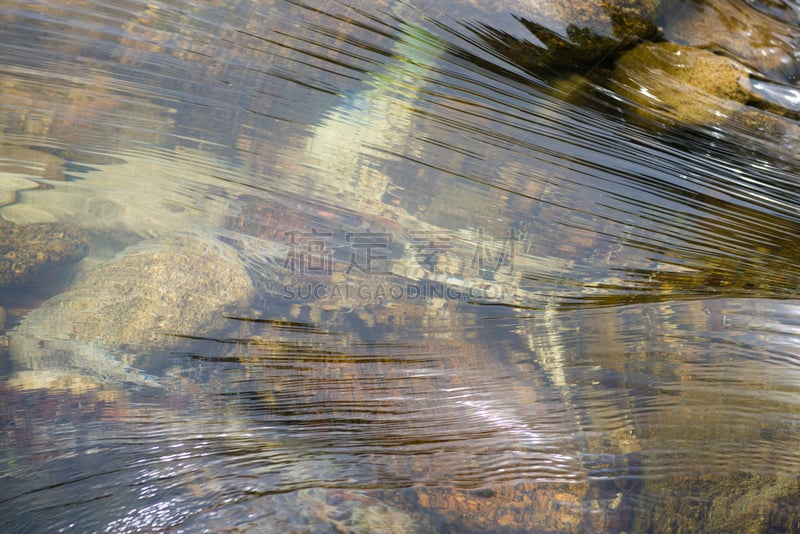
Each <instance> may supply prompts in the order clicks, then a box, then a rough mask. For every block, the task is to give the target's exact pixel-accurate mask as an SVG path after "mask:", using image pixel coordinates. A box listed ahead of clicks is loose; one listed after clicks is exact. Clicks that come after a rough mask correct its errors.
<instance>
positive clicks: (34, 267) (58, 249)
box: [0, 219, 89, 287]
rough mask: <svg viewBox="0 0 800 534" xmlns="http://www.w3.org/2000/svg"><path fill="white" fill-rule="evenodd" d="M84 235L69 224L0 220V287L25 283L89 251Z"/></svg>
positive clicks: (71, 261) (72, 261) (79, 257)
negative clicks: (23, 222) (24, 222)
mask: <svg viewBox="0 0 800 534" xmlns="http://www.w3.org/2000/svg"><path fill="white" fill-rule="evenodd" d="M88 243H89V242H88V238H87V236H86V234H85V233H84V232H83V231H82V230H80V229H79V228H76V227H75V226H72V225H69V224H57V223H40V224H27V225H19V224H14V223H12V222H9V221H5V220H3V219H0V287H8V286H12V285H18V284H24V283H26V282H29V281H30V280H31V279H33V278H35V277H36V276H37V275H39V274H41V273H42V272H44V271H46V270H47V269H49V268H52V267H56V266H59V265H64V264H68V263H74V262H76V261H78V260H79V259H81V258H83V257H84V256H85V255H86V253H87V252H88V249H89V245H88Z"/></svg>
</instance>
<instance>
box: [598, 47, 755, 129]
mask: <svg viewBox="0 0 800 534" xmlns="http://www.w3.org/2000/svg"><path fill="white" fill-rule="evenodd" d="M611 86H612V88H613V89H614V90H615V91H616V92H618V93H619V94H621V95H622V96H624V97H625V98H627V99H629V100H631V101H633V102H634V103H635V104H637V108H636V109H637V111H638V112H639V113H641V114H643V115H646V116H650V117H657V118H659V119H664V118H666V119H668V120H669V121H678V122H685V123H694V124H718V123H721V122H723V121H725V120H726V119H727V118H728V117H729V116H730V115H731V114H732V113H733V112H735V111H736V110H738V109H740V108H741V107H742V106H743V105H744V103H746V102H747V101H748V100H749V99H750V93H749V79H748V71H747V69H746V68H745V67H744V66H743V65H741V64H740V63H738V62H736V61H734V60H732V59H729V58H726V57H723V56H719V55H717V54H714V53H712V52H709V51H706V50H700V49H696V48H691V47H687V46H681V45H676V44H673V43H644V44H641V45H639V46H637V47H636V48H634V49H633V50H631V51H629V52H627V53H626V54H625V55H623V56H622V57H621V58H620V60H619V62H618V63H617V66H616V68H615V69H614V73H613V75H612V81H611Z"/></svg>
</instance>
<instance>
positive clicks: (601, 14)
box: [464, 0, 661, 71]
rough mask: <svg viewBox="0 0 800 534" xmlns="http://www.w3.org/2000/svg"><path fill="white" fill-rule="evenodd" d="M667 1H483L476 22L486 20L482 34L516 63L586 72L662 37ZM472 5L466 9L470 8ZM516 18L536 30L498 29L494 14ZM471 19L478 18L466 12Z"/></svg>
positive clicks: (535, 67)
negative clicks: (660, 18) (659, 24)
mask: <svg viewBox="0 0 800 534" xmlns="http://www.w3.org/2000/svg"><path fill="white" fill-rule="evenodd" d="M660 3H661V0H604V1H600V2H585V1H582V0H568V1H565V2H556V1H550V0H548V1H543V2H541V1H529V0H514V1H513V2H488V3H483V5H482V13H480V14H479V15H476V16H475V17H474V18H475V19H476V20H481V19H483V20H485V21H486V23H485V24H483V23H482V24H480V25H478V26H477V27H476V33H478V35H480V36H481V37H482V38H483V39H485V40H486V41H487V42H488V43H489V44H490V45H491V46H493V47H494V48H495V49H497V50H498V51H500V52H501V53H503V55H505V56H506V57H508V58H509V59H511V60H512V61H513V62H514V63H515V64H517V65H520V66H523V67H525V68H529V69H532V70H538V69H541V68H542V67H545V68H547V69H554V70H558V71H563V70H583V69H586V68H592V67H595V66H596V65H597V64H598V63H601V62H603V61H605V60H607V59H609V58H610V57H614V56H615V55H616V54H618V53H619V52H621V51H623V50H625V49H627V48H630V47H631V46H633V45H634V44H635V43H636V42H638V41H640V40H642V39H650V38H653V37H655V36H656V33H657V29H656V24H655V21H656V18H657V12H658V7H659V4H660ZM470 7H471V6H469V3H467V5H466V6H465V9H467V10H470ZM493 11H494V13H497V14H504V15H506V16H512V17H514V18H516V19H517V20H519V22H520V23H521V24H522V26H524V28H526V29H527V31H529V32H530V34H529V35H528V36H525V35H524V34H523V33H522V32H520V31H517V32H515V33H516V35H515V36H512V35H511V34H510V33H506V32H505V31H503V27H504V25H503V24H502V23H497V27H492V21H493V18H497V19H499V18H500V16H499V15H496V16H494V17H493V16H492V15H491V13H492V12H493ZM464 18H465V19H467V20H469V19H470V18H472V17H471V16H470V13H469V12H467V13H465V17H464Z"/></svg>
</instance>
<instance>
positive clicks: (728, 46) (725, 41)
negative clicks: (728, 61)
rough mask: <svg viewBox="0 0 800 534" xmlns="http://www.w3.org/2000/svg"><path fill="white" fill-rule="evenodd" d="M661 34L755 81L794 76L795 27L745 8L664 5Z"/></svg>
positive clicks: (715, 3) (710, 2)
mask: <svg viewBox="0 0 800 534" xmlns="http://www.w3.org/2000/svg"><path fill="white" fill-rule="evenodd" d="M662 19H663V20H662V22H663V34H664V36H665V37H666V38H667V40H669V41H672V42H674V43H677V44H683V45H691V46H694V47H697V48H704V49H708V50H712V51H715V52H720V53H724V54H726V55H729V56H732V57H735V58H737V59H738V60H739V61H741V62H742V63H744V64H745V65H747V66H748V67H750V68H751V69H753V70H755V71H757V72H759V73H760V74H761V75H763V76H765V77H768V78H772V79H775V80H778V81H781V82H789V81H792V80H793V79H796V78H797V76H798V73H800V67H799V65H800V63H798V56H797V46H798V42H800V29H798V26H797V24H791V23H789V22H788V21H786V20H783V19H780V18H777V17H775V16H770V15H768V14H766V13H763V12H761V11H759V10H758V9H756V8H755V7H753V6H752V5H751V4H750V3H748V2H732V1H730V0H704V1H702V2H686V1H676V0H670V1H667V2H665V5H664V7H663V14H662Z"/></svg>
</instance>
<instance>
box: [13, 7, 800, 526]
mask: <svg viewBox="0 0 800 534" xmlns="http://www.w3.org/2000/svg"><path fill="white" fill-rule="evenodd" d="M466 4H469V3H466ZM784 7H785V8H786V9H788V8H789V7H793V4H787V5H786V6H784ZM794 8H795V9H796V6H794ZM773 9H777V8H776V7H774V6H773ZM764 12H765V13H768V14H769V11H768V10H767V9H766V8H765V10H764ZM771 16H778V15H777V14H776V13H772V15H771ZM0 17H2V20H3V21H4V22H3V24H2V29H0V43H2V45H0V47H1V48H2V52H3V54H2V57H3V61H2V65H0V75H1V76H2V78H0V83H2V84H3V96H2V98H0V117H2V128H3V137H2V144H0V150H2V153H0V172H2V173H3V174H1V175H0V180H7V181H8V182H7V183H11V180H12V179H15V180H16V179H19V178H25V179H27V180H28V181H27V182H24V186H23V187H19V188H18V189H20V190H19V191H17V192H16V193H15V194H14V196H13V201H9V202H8V204H7V205H5V206H3V207H2V208H0V215H2V216H3V217H5V218H8V219H10V220H14V221H15V222H20V223H29V222H34V221H58V222H71V223H75V224H78V225H80V226H82V227H84V228H86V229H87V231H88V232H89V233H90V235H91V238H92V247H91V252H90V256H89V257H88V258H87V259H85V260H84V261H83V262H82V263H81V264H79V265H78V266H76V267H75V268H73V269H68V270H66V271H63V272H60V273H56V274H54V275H53V277H52V278H50V279H48V280H44V281H37V282H36V283H35V284H34V285H31V286H26V287H21V288H10V289H3V290H2V292H0V305H3V306H4V307H6V308H7V311H8V313H9V320H8V325H7V328H8V329H11V328H13V327H14V326H15V325H16V324H17V323H18V322H19V321H20V320H22V318H23V317H24V316H25V315H26V314H27V313H29V312H30V311H31V310H32V309H34V308H36V307H37V306H40V305H41V303H42V302H43V301H44V300H45V299H47V298H49V297H51V296H52V295H54V294H56V293H58V292H59V291H62V290H63V289H64V288H65V287H66V286H68V284H69V283H70V277H71V276H81V272H82V270H83V272H86V271H87V270H89V269H91V268H93V267H94V266H96V265H98V264H101V263H102V262H105V261H108V260H109V259H110V258H112V257H113V256H114V255H115V254H117V253H119V252H120V251H122V250H125V248H126V247H127V246H130V245H132V244H135V243H137V242H141V241H143V240H145V239H150V238H153V237H156V236H159V235H163V234H165V233H169V232H173V231H196V230H197V229H202V231H204V232H207V233H210V234H211V235H213V236H215V239H219V240H220V241H222V242H224V243H226V244H229V245H231V246H233V247H234V248H235V249H236V250H237V251H238V252H239V253H240V255H241V258H242V261H243V262H244V263H245V264H246V266H247V269H248V272H249V273H250V275H251V276H252V277H253V280H254V282H255V285H256V290H257V291H256V296H255V298H254V299H253V302H252V303H250V304H249V305H248V306H247V307H246V308H244V309H238V310H236V313H231V314H230V315H228V316H227V318H226V320H225V321H224V325H223V327H222V328H220V329H219V331H218V332H215V335H213V336H209V335H206V334H203V335H197V336H191V335H188V336H187V335H184V334H181V337H180V340H179V342H176V343H173V342H172V341H170V343H164V344H163V345H158V344H155V345H149V346H140V347H134V349H131V350H129V354H127V355H126V356H125V357H126V358H128V361H126V363H127V364H129V365H133V366H135V367H137V368H140V369H142V370H143V371H144V372H146V373H148V375H149V376H152V377H155V381H156V382H157V384H158V386H159V387H151V386H148V385H144V386H143V385H135V384H125V385H119V384H112V383H108V384H102V383H100V384H98V382H97V380H94V379H90V378H86V380H85V381H82V380H81V379H79V377H75V376H72V377H71V378H70V380H68V381H62V382H55V384H56V386H54V385H53V382H51V383H50V387H47V388H45V387H43V384H44V383H45V382H46V380H45V379H47V377H48V376H49V375H47V376H45V375H46V373H35V372H34V373H28V374H26V375H24V376H25V377H26V379H24V380H21V379H20V375H19V373H17V371H18V370H17V369H15V367H14V365H13V362H12V361H11V359H10V357H9V356H8V354H7V352H8V351H4V352H3V358H2V367H0V371H1V372H2V375H1V378H2V380H1V381H0V398H2V402H0V407H2V412H1V417H2V429H3V432H2V434H0V436H2V437H1V438H0V440H1V441H0V444H2V445H1V450H2V464H1V465H2V467H0V476H2V478H3V483H2V485H1V486H2V489H0V502H2V506H3V510H4V513H3V514H2V519H0V524H2V525H3V528H4V529H8V530H12V529H13V530H15V531H31V532H35V531H45V530H66V529H68V528H75V529H78V530H80V531H110V532H129V531H148V530H154V531H163V530H186V531H195V530H201V529H207V530H210V531H218V530H222V529H229V530H234V531H235V530H236V529H240V530H243V531H244V530H248V529H250V530H254V531H259V532H264V531H274V532H284V531H287V530H289V529H295V530H297V531H309V532H312V531H313V532H342V531H344V532H351V531H356V532H371V531H381V530H382V529H383V530H384V531H392V532H398V531H403V530H406V531H419V532H423V531H430V532H447V531H452V532H457V531H458V532H462V531H491V530H494V531H498V532H505V531H577V530H579V529H583V530H587V529H588V530H596V531H609V532H623V531H648V530H649V529H655V530H658V529H662V528H663V529H668V528H669V523H666V522H665V521H666V519H667V518H674V517H676V516H680V517H683V518H685V523H682V524H684V525H692V526H694V527H696V528H707V529H708V530H710V531H727V530H730V529H731V528H734V527H737V526H741V525H747V526H753V528H756V529H760V531H765V530H767V528H768V526H769V525H782V526H784V528H785V526H786V525H794V527H795V528H798V524H797V519H796V518H797V517H798V515H800V510H798V508H797V504H796V503H797V502H798V501H797V497H798V494H800V488H799V485H800V482H798V467H797V466H798V465H800V458H799V457H798V451H797V447H796V443H797V442H798V438H800V435H799V433H800V403H799V402H798V399H800V397H799V396H798V392H799V391H798V389H799V388H800V358H799V356H800V353H799V352H798V348H799V347H800V345H799V344H798V341H797V340H798V337H797V334H798V332H797V328H798V325H800V322H798V310H799V309H800V308H798V301H797V300H796V294H797V287H798V276H797V274H798V273H797V259H798V256H799V255H800V254H799V252H800V247H798V244H797V233H798V228H800V220H798V219H799V218H798V216H797V206H798V205H799V204H800V198H798V195H799V194H800V191H799V190H798V187H797V176H798V161H797V150H796V148H797V139H791V138H784V139H776V138H774V137H771V136H769V135H766V134H764V133H763V132H762V133H760V132H758V131H756V130H753V131H742V129H740V128H739V129H737V128H735V127H730V128H725V127H721V128H720V127H700V126H694V127H691V126H688V125H687V126H683V127H666V126H663V125H662V126H659V125H657V124H650V123H648V122H647V121H646V120H642V119H641V118H637V117H636V115H635V113H634V112H633V111H632V110H631V109H630V108H628V107H626V106H625V105H624V104H623V103H622V102H621V101H620V100H619V98H618V97H616V96H615V95H614V94H613V92H610V91H609V90H607V89H602V88H600V87H598V86H597V85H595V83H594V82H589V81H581V80H579V79H577V78H575V77H572V78H570V77H569V75H567V74H557V73H554V72H552V71H551V70H543V71H532V70H531V69H527V68H523V67H520V66H519V65H517V64H515V62H514V61H513V60H512V59H511V58H509V57H507V56H504V55H503V54H502V53H501V51H498V49H496V48H493V47H492V46H491V45H490V44H489V43H488V42H487V41H486V40H485V39H483V38H481V32H480V31H478V29H479V28H481V27H482V26H481V25H480V24H484V25H486V27H491V28H495V29H496V30H498V31H503V32H505V33H507V34H508V35H512V36H518V37H519V38H521V39H524V38H525V29H524V28H523V27H522V26H521V24H519V21H518V20H516V19H514V18H513V17H512V16H511V15H510V14H508V13H498V14H494V15H487V14H481V12H480V10H479V9H478V8H474V7H472V6H471V5H470V6H469V7H464V6H451V5H449V4H447V3H433V2H421V3H419V4H416V5H407V4H405V3H402V2H398V3H396V4H388V3H383V2H379V3H375V2H363V3H362V2H359V1H356V0H348V1H346V2H325V3H323V4H322V5H311V4H305V3H303V2H295V1H283V0H275V1H265V2H238V3H215V2H212V3H203V4H197V3H194V2H183V1H179V0H170V1H165V2H147V3H144V2H138V1H130V2H120V1H113V2H106V3H101V4H97V3H92V4H91V5H89V4H86V5H83V3H80V2H79V3H77V4H72V5H57V4H51V3H37V4H31V3H28V2H20V3H15V2H11V3H7V4H6V5H5V6H4V7H3V8H2V9H0ZM597 68H598V69H602V68H605V67H604V66H602V65H599V66H598V67H597ZM16 189H17V188H15V191H16ZM448 258H449V259H450V261H456V260H463V261H465V263H464V264H463V265H462V266H461V269H460V270H454V271H453V272H452V273H449V274H448V270H447V269H448V267H447V265H448V264H447V263H446V262H447V261H448ZM465 258H466V259H465ZM411 260H414V261H411ZM409 262H410V263H409ZM414 262H416V263H414ZM409 265H411V266H413V267H414V268H413V269H412V268H410V267H409ZM453 269H455V268H453ZM298 271H302V272H300V273H299V274H302V275H303V276H294V275H297V274H298ZM287 272H288V273H289V274H287ZM437 272H438V273H439V274H441V276H440V277H437V276H436V275H435V273H437ZM445 274H448V276H445ZM290 275H291V276H290ZM131 283H132V284H135V283H137V282H136V281H135V280H134V281H132V282H131ZM348 288H349V289H348ZM347 291H353V293H352V294H351V293H346V292H347ZM345 293H346V294H345ZM165 334H167V335H169V334H174V333H171V332H166V333H165ZM174 337H175V336H173V338H174ZM192 338H195V339H192ZM173 341H174V339H173ZM112 357H113V356H112ZM475 510H481V512H480V514H477V513H476V512H475ZM704 518H705V519H704ZM765 518H766V519H765ZM673 526H674V525H673Z"/></svg>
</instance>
